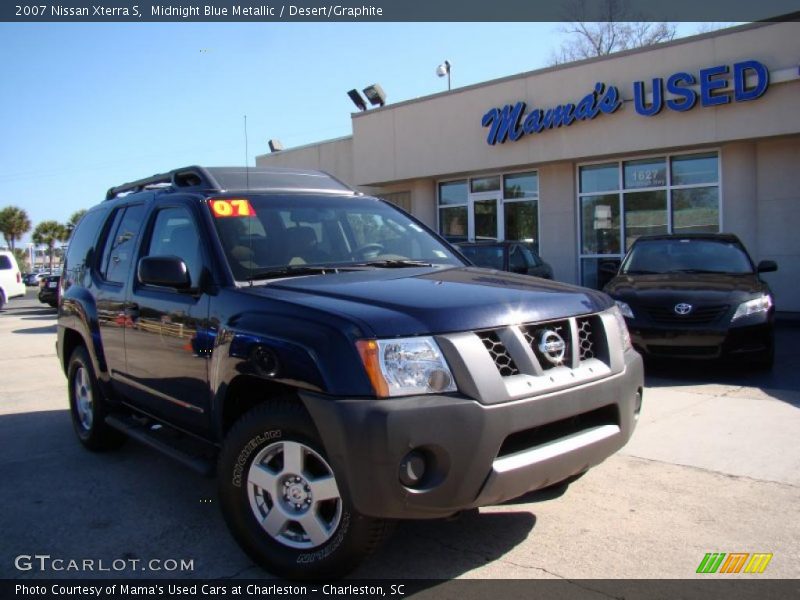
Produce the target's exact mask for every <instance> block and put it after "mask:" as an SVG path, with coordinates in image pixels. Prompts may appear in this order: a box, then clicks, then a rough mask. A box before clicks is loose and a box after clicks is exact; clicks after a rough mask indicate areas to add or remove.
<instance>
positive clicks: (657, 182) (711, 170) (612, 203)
mask: <svg viewBox="0 0 800 600" xmlns="http://www.w3.org/2000/svg"><path fill="white" fill-rule="evenodd" d="M578 180H579V192H578V204H579V207H580V208H579V212H580V249H579V250H580V266H581V283H582V284H583V285H586V286H589V287H594V288H602V287H603V286H604V285H605V284H606V283H607V282H608V280H609V279H611V277H613V276H614V273H615V272H616V269H617V267H618V266H619V262H620V260H621V259H622V256H623V255H624V254H625V252H627V250H628V249H629V248H630V247H631V245H632V244H633V242H634V241H635V240H636V239H637V238H638V237H640V236H643V235H657V234H664V233H691V232H718V231H719V156H718V154H717V153H716V152H707V153H702V154H682V155H676V156H659V157H652V158H644V159H632V160H625V161H614V162H608V163H603V164H596V165H584V166H580V167H579V168H578Z"/></svg>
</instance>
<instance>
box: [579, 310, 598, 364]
mask: <svg viewBox="0 0 800 600" xmlns="http://www.w3.org/2000/svg"><path fill="white" fill-rule="evenodd" d="M592 320H593V317H582V318H580V319H578V320H577V323H578V345H579V347H578V359H579V360H588V359H590V358H594V357H595V345H596V343H597V342H596V340H595V328H594V324H593V323H592Z"/></svg>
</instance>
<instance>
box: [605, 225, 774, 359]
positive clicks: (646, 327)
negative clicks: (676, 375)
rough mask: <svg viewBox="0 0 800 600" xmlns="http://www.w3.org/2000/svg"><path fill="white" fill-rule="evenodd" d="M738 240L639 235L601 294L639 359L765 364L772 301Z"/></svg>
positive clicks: (763, 265)
mask: <svg viewBox="0 0 800 600" xmlns="http://www.w3.org/2000/svg"><path fill="white" fill-rule="evenodd" d="M777 268H778V267H777V265H776V264H775V262H773V261H771V260H765V261H762V262H760V263H759V264H758V266H757V267H756V266H754V264H753V261H752V259H751V258H750V256H749V255H748V253H747V251H746V250H745V248H744V246H743V245H742V243H741V241H739V238H737V237H736V236H735V235H730V234H690V235H677V234H674V235H660V236H648V237H641V238H639V239H638V240H636V242H635V243H634V244H633V246H632V247H631V249H630V250H629V251H628V254H627V255H626V256H625V258H624V259H623V261H622V264H621V265H620V269H619V272H618V273H617V276H616V277H615V278H614V279H612V280H611V281H610V282H609V283H608V284H607V285H606V287H605V291H606V292H607V293H608V294H609V295H610V296H611V297H612V298H614V299H615V300H616V301H617V305H618V306H619V307H620V310H621V311H622V314H623V315H624V316H625V320H626V322H627V324H628V329H629V330H630V333H631V338H632V339H633V343H634V346H636V348H637V349H638V350H639V352H641V353H642V354H643V355H644V356H647V357H653V358H656V357H665V358H692V359H712V358H720V357H733V356H742V357H747V359H748V360H749V363H750V364H751V365H753V366H756V367H761V368H770V367H771V366H772V362H773V355H774V340H773V325H774V311H775V308H774V302H773V297H772V293H771V292H770V289H769V286H768V285H767V284H766V283H765V282H763V281H762V280H761V279H760V278H759V274H760V273H766V272H770V271H775V270H777Z"/></svg>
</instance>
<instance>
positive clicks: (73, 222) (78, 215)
mask: <svg viewBox="0 0 800 600" xmlns="http://www.w3.org/2000/svg"><path fill="white" fill-rule="evenodd" d="M85 214H86V209H85V208H82V209H80V210H76V211H75V212H74V213H72V216H70V218H69V221H67V224H66V228H67V239H70V238H71V237H72V232H73V231H75V228H76V227H77V226H78V221H80V220H81V219H82V218H83V215H85Z"/></svg>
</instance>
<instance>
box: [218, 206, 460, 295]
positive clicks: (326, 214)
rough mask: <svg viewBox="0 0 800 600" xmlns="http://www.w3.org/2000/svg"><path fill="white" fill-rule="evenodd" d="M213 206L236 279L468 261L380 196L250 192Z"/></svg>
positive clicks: (222, 240) (448, 264)
mask: <svg viewBox="0 0 800 600" xmlns="http://www.w3.org/2000/svg"><path fill="white" fill-rule="evenodd" d="M208 204H209V208H210V210H211V214H212V215H213V216H214V222H215V225H216V228H217V233H218V234H219V238H220V241H221V243H222V247H223V249H224V250H225V256H226V257H227V259H228V263H229V264H230V267H231V271H232V272H233V275H234V277H235V278H236V279H237V280H247V279H259V278H267V277H270V276H275V275H288V274H310V273H314V272H317V273H320V272H325V271H327V270H333V269H347V268H359V267H402V266H440V265H441V266H445V265H447V266H462V262H461V261H460V259H458V258H456V256H454V255H453V253H452V252H451V251H450V250H449V249H448V248H447V247H445V246H444V245H442V244H441V243H440V242H439V241H438V240H437V239H436V238H435V237H433V236H432V235H431V234H430V233H429V232H428V231H427V230H426V229H425V228H423V227H421V226H420V225H418V224H417V223H416V222H414V221H413V220H412V219H410V218H409V217H408V216H407V215H405V214H404V213H402V212H401V211H399V210H397V209H395V208H393V207H392V206H390V205H389V204H386V203H385V202H381V201H380V200H377V199H375V198H370V197H364V196H356V197H353V196H338V195H324V196H323V195H284V196H281V195H251V196H248V197H247V198H244V197H237V198H215V199H211V200H209V202H208Z"/></svg>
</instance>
